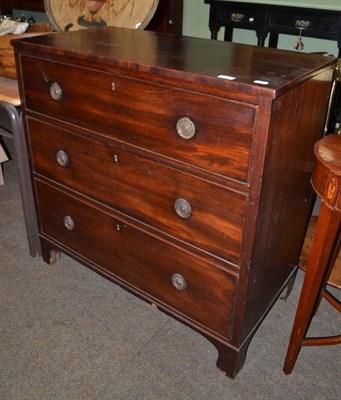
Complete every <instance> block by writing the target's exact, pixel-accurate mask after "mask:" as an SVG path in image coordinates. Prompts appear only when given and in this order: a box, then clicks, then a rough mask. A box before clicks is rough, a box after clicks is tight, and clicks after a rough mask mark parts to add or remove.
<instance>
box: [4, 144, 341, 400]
mask: <svg viewBox="0 0 341 400" xmlns="http://www.w3.org/2000/svg"><path fill="white" fill-rule="evenodd" d="M9 146H10V144H9ZM3 167H4V175H5V185H4V186H0V267H1V275H0V276H1V349H0V357H1V392H0V398H1V400H43V399H44V400H62V399H67V400H78V399H79V400H81V399H82V400H88V399H89V400H92V399H96V400H97V399H98V400H149V399H150V400H177V399H181V400H192V399H193V400H194V399H195V400H206V399H208V400H223V399H224V400H228V399H234V400H249V399H250V400H251V399H252V400H258V399H259V400H260V399H271V400H272V399H275V400H281V399H283V400H284V399H285V400H288V399H291V400H303V399H304V400H305V399H309V400H338V399H340V398H341V397H340V393H341V390H340V376H341V374H340V371H341V368H340V366H341V363H340V359H341V357H340V356H341V349H340V347H341V346H334V347H307V348H304V349H303V350H302V351H301V354H300V356H299V359H298V362H297V364H296V367H295V369H294V371H293V373H292V374H291V375H289V376H286V375H284V373H283V372H282V367H283V362H284V357H285V353H286V349H287V345H288V340H289V336H290V330H291V325H292V322H293V318H294V314H295V309H296V305H297V300H298V296H299V291H300V288H301V285H302V278H303V274H302V273H300V272H299V274H298V277H297V280H296V282H295V286H294V290H293V293H292V294H291V296H290V297H289V299H288V300H287V301H281V300H279V301H278V302H277V303H276V304H275V306H274V307H273V309H272V310H271V312H270V313H269V315H268V316H267V318H266V319H265V320H264V322H263V324H262V325H261V327H260V328H259V330H258V331H257V333H256V335H255V336H254V338H253V340H252V342H251V344H250V347H249V351H248V354H247V358H246V362H245V365H244V367H243V369H242V370H241V372H240V373H239V375H238V376H237V377H236V379H235V380H230V379H229V378H227V377H226V376H225V375H223V374H222V373H221V372H219V371H218V370H217V369H216V367H215V362H216V358H217V352H216V350H215V348H214V347H213V345H211V344H210V343H209V342H208V341H206V340H205V339H204V338H203V337H201V336H200V335H199V334H197V333H196V332H194V331H192V330H191V329H189V328H187V327H185V326H184V325H182V324H181V323H179V322H177V321H175V320H173V319H172V318H170V317H168V316H166V315H164V314H163V313H161V312H160V311H158V310H156V309H154V308H152V307H151V306H150V305H148V304H146V303H145V302H143V301H142V300H139V299H138V298H136V297H135V296H133V295H131V294H129V293H127V292H126V291H124V290H123V289H121V288H120V287H118V286H116V285H115V284H113V283H111V282H109V281H108V280H106V279H104V278H103V277H101V276H99V275H97V274H96V273H94V272H93V271H91V270H89V269H87V268H85V267H83V266H82V265H80V264H79V263H78V262H76V261H74V260H72V259H71V258H69V257H67V256H66V255H63V256H62V258H61V260H60V261H59V263H58V264H57V265H55V266H49V265H47V264H45V263H44V262H43V261H42V260H41V259H39V258H36V259H32V258H30V256H29V253H28V248H27V243H26V239H25V228H24V221H23V214H22V210H21V203H20V196H19V190H18V185H17V176H16V170H15V166H14V162H13V161H9V162H7V163H5V164H4V165H3ZM339 329H340V317H339V315H337V312H336V311H335V310H334V309H332V308H331V307H329V306H328V305H327V304H326V303H325V302H324V301H323V303H322V305H321V307H320V309H319V311H318V314H317V316H316V318H315V319H314V321H313V324H312V326H311V329H310V332H311V334H318V333H327V334H337V333H338V332H339Z"/></svg>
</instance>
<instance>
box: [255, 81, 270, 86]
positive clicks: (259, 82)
mask: <svg viewBox="0 0 341 400" xmlns="http://www.w3.org/2000/svg"><path fill="white" fill-rule="evenodd" d="M253 83H258V85H268V84H269V82H268V81H260V80H255V81H253Z"/></svg>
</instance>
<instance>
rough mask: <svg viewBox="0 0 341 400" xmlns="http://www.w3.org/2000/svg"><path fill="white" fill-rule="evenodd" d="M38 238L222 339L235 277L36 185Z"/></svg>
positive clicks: (108, 215)
mask: <svg viewBox="0 0 341 400" xmlns="http://www.w3.org/2000/svg"><path fill="white" fill-rule="evenodd" d="M36 188H37V198H38V204H39V214H40V224H41V228H40V229H41V233H42V235H47V236H48V237H50V238H52V239H54V240H56V241H58V242H59V243H61V244H62V245H64V246H66V247H67V248H69V249H71V250H72V251H73V252H75V253H77V254H79V255H81V256H82V257H83V258H86V259H88V260H89V261H91V262H92V263H95V264H96V265H98V266H99V267H100V268H101V269H103V270H105V271H106V272H108V273H110V274H111V275H113V276H117V277H119V278H120V279H121V280H124V281H125V282H127V283H128V284H129V285H130V286H132V287H134V288H135V289H138V290H140V291H142V292H144V293H145V294H147V295H149V297H150V298H151V299H152V300H153V299H155V300H156V302H157V301H159V302H161V303H163V304H164V305H167V306H169V307H171V308H173V309H175V310H177V311H179V312H180V313H182V314H184V315H185V316H187V317H189V318H190V319H192V320H195V321H196V322H198V323H200V324H202V325H204V326H206V327H207V328H209V329H211V330H212V331H215V332H217V333H218V334H220V335H222V336H224V337H228V336H229V327H230V323H231V317H232V313H233V306H234V293H235V277H234V276H233V275H230V274H228V273H227V272H225V271H223V270H221V269H219V268H216V267H215V266H213V265H211V264H208V263H207V262H205V261H203V260H201V259H200V258H198V257H196V256H194V255H192V254H190V253H188V252H186V251H182V250H181V249H179V248H177V247H174V246H172V245H170V244H169V243H166V242H164V241H163V240H160V239H157V238H155V237H154V236H151V235H149V234H146V233H144V232H142V231H140V230H139V229H136V228H135V227H133V226H131V225H130V224H127V223H126V222H122V221H121V220H120V219H119V218H117V217H116V216H115V215H114V214H112V213H109V212H108V213H107V212H103V211H101V210H99V209H98V208H97V207H96V206H94V205H90V204H89V203H88V202H86V201H84V200H82V199H79V198H76V197H74V196H73V195H72V196H71V195H69V194H67V193H65V192H63V191H61V190H59V189H56V188H53V187H52V186H50V185H48V184H46V183H43V182H42V181H39V180H36Z"/></svg>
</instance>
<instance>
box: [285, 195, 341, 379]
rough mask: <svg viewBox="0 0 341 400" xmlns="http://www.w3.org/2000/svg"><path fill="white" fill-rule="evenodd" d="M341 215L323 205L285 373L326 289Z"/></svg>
mask: <svg viewBox="0 0 341 400" xmlns="http://www.w3.org/2000/svg"><path fill="white" fill-rule="evenodd" d="M340 216H341V214H340V213H338V212H334V211H333V210H332V209H330V208H328V207H327V206H326V205H325V204H324V203H322V206H321V210H320V215H319V219H318V221H317V226H316V232H315V236H314V240H313V244H312V247H311V251H310V255H309V259H308V264H307V269H306V273H305V278H304V282H303V287H302V291H301V296H300V300H299V304H298V307H297V312H296V317H295V322H294V326H293V329H292V333H291V338H290V343H289V347H288V351H287V356H286V359H285V364H284V368H283V371H284V372H285V373H286V374H290V373H291V372H292V370H293V367H294V365H295V362H296V360H297V357H298V354H299V352H300V350H301V347H302V342H303V340H304V338H305V335H306V333H307V331H308V328H309V325H310V322H311V318H312V316H313V313H314V309H315V304H316V302H317V301H318V299H319V296H320V293H321V290H322V289H323V284H324V278H325V274H326V273H327V267H328V262H329V260H330V257H331V253H332V251H333V247H334V244H335V239H336V237H337V235H338V232H339V227H340V220H341V217H340Z"/></svg>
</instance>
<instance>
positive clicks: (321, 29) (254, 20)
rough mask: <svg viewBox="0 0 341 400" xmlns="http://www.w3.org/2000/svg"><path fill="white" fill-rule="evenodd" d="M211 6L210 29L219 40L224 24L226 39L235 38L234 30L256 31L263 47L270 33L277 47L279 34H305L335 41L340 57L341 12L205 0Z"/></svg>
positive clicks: (213, 36)
mask: <svg viewBox="0 0 341 400" xmlns="http://www.w3.org/2000/svg"><path fill="white" fill-rule="evenodd" d="M205 3H206V4H209V5H210V17H209V28H210V31H211V38H212V39H216V38H217V35H218V32H219V30H220V28H221V27H225V35H224V40H227V41H232V38H233V29H234V28H239V29H248V30H254V31H255V32H256V35H257V39H258V41H257V44H258V45H259V46H264V43H265V39H266V38H267V36H268V34H270V38H269V47H277V44H278V35H279V34H280V33H284V34H289V35H298V34H299V30H300V29H302V32H303V35H304V36H308V37H313V38H319V39H328V40H335V41H337V43H338V48H339V55H338V57H341V11H337V10H325V9H323V5H322V6H321V9H315V8H304V7H290V6H286V5H273V4H262V2H260V3H254V2H253V3H245V2H239V1H228V0H205Z"/></svg>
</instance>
